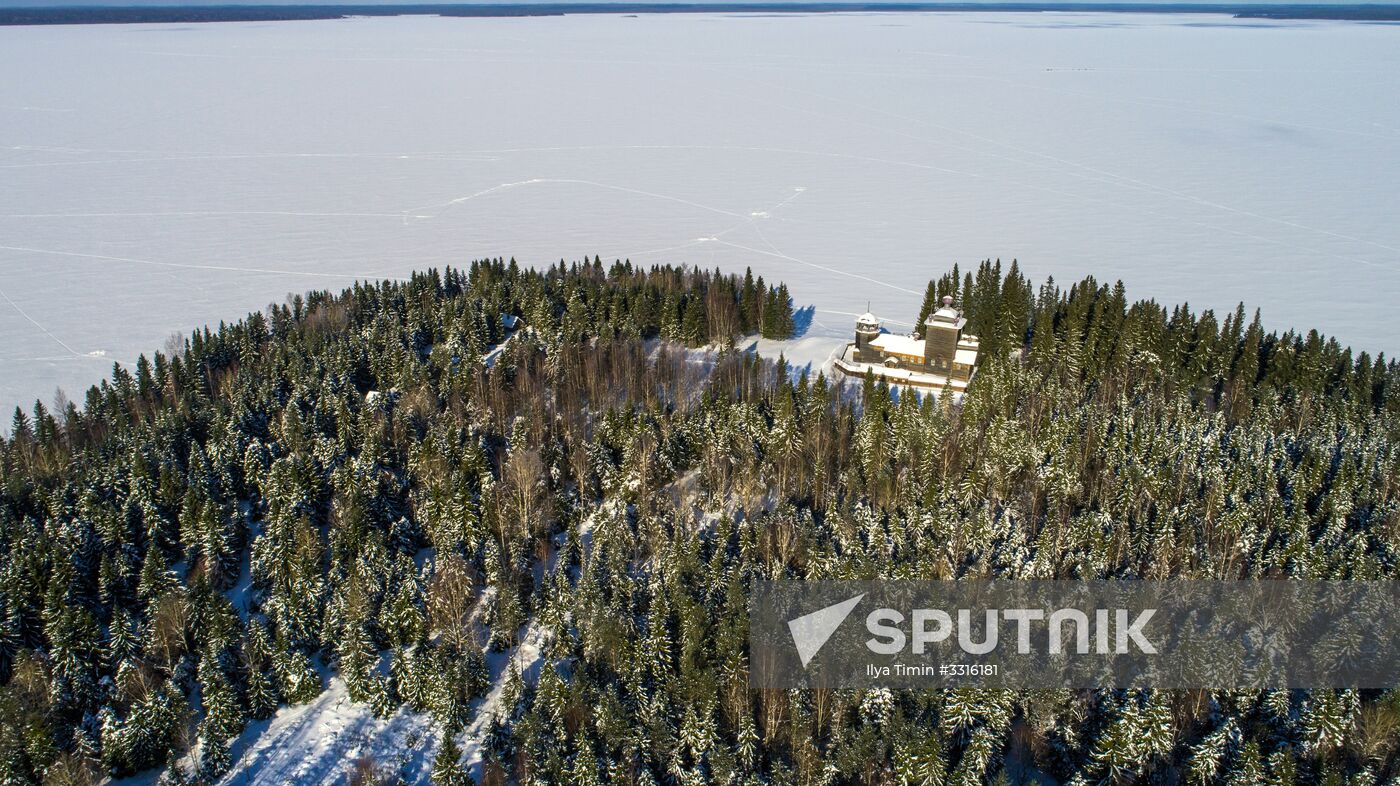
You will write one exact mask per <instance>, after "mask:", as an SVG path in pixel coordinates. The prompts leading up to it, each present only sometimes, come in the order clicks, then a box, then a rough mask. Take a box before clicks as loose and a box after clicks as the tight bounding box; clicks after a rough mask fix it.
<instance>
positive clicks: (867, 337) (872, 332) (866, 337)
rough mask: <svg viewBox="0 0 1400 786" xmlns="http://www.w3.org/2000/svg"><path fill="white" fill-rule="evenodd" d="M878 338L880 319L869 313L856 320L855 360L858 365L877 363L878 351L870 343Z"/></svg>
mask: <svg viewBox="0 0 1400 786" xmlns="http://www.w3.org/2000/svg"><path fill="white" fill-rule="evenodd" d="M879 337H880V318H879V317H877V316H875V315H874V314H872V313H870V312H869V311H867V312H865V313H864V314H861V315H860V316H859V317H857V318H856V349H855V359H856V361H857V362H860V363H879V362H880V360H881V356H880V351H879V350H878V349H875V348H874V347H872V346H871V345H870V342H872V341H874V340H875V339H877V338H879Z"/></svg>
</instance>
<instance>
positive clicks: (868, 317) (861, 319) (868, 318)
mask: <svg viewBox="0 0 1400 786" xmlns="http://www.w3.org/2000/svg"><path fill="white" fill-rule="evenodd" d="M856 324H857V325H878V324H880V318H879V317H877V316H875V315H874V314H872V313H870V312H869V311H867V312H865V313H864V314H861V315H860V316H858V317H856Z"/></svg>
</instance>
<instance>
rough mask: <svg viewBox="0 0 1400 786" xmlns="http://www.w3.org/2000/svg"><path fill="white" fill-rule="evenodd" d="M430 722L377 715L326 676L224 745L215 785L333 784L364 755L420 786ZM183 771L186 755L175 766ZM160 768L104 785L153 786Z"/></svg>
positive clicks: (430, 747) (431, 745)
mask: <svg viewBox="0 0 1400 786" xmlns="http://www.w3.org/2000/svg"><path fill="white" fill-rule="evenodd" d="M437 745H438V737H437V731H436V730H435V728H434V726H433V723H432V719H431V718H429V717H428V716H427V715H417V714H414V713H411V712H409V711H407V710H405V709H400V710H399V712H398V713H397V714H395V715H393V716H392V717H389V718H384V719H380V718H376V717H374V713H373V712H371V711H370V708H369V706H368V705H366V704H360V703H357V702H353V701H351V700H350V697H349V696H348V695H347V694H346V688H345V683H344V682H343V681H341V680H340V678H338V677H332V678H331V679H330V680H329V681H328V683H327V685H326V690H325V691H324V692H323V693H321V695H319V696H317V697H316V698H315V699H313V700H311V701H310V702H307V703H306V704H298V705H295V706H284V707H282V708H281V709H279V710H278V711H277V714H275V715H273V716H272V717H271V718H268V719H267V720H261V721H253V722H251V723H249V724H248V726H247V727H246V728H245V729H244V730H243V733H242V734H239V735H238V737H236V738H235V739H234V740H233V742H232V743H231V744H230V745H229V753H230V755H231V756H232V758H233V767H232V768H231V769H230V770H229V772H228V773H227V774H226V775H224V777H223V778H221V779H219V781H218V786H286V784H295V785H296V786H339V785H340V784H343V783H345V781H346V777H347V776H348V775H349V774H350V772H351V771H352V770H354V768H355V767H356V765H357V764H358V763H359V761H360V760H361V759H362V758H364V757H372V758H373V760H374V761H375V763H376V764H377V765H378V766H379V767H380V768H381V769H382V770H383V771H385V772H386V773H398V774H400V775H401V776H402V777H403V779H404V781H405V782H406V783H427V782H428V774H429V773H430V772H431V771H432V766H433V757H434V756H435V755H436V754H437ZM181 764H182V766H184V767H185V769H186V771H190V770H192V769H193V767H194V760H193V757H186V758H185V759H184V760H183V761H182V762H181ZM161 772H162V770H161V769H154V770H148V771H146V772H142V773H139V774H137V775H134V776H132V777H130V778H123V779H120V780H114V781H109V783H110V784H111V786H152V785H153V784H155V783H156V782H157V780H158V779H159V777H160V775H161Z"/></svg>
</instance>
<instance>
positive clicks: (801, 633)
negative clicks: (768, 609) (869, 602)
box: [788, 592, 865, 669]
mask: <svg viewBox="0 0 1400 786" xmlns="http://www.w3.org/2000/svg"><path fill="white" fill-rule="evenodd" d="M864 597H865V593H864V592H862V593H861V594H859V595H857V596H855V597H854V598H851V599H849V600H843V601H841V602H840V603H837V604H836V605H834V606H827V607H826V608H824V609H818V610H817V611H814V612H812V613H811V614H804V615H802V616H801V617H796V618H794V619H790V620H788V630H789V631H790V632H791V633H792V643H793V644H796V645H797V657H798V658H800V659H801V660H802V668H804V669H805V668H807V664H808V663H811V662H812V658H815V657H816V656H817V652H818V651H819V650H821V648H822V645H824V644H826V642H827V639H830V638H831V634H833V633H835V632H836V629H837V628H839V627H841V623H842V622H845V621H846V618H847V617H849V616H850V615H851V612H852V611H853V610H854V609H855V607H856V604H858V603H860V599H861V598H864Z"/></svg>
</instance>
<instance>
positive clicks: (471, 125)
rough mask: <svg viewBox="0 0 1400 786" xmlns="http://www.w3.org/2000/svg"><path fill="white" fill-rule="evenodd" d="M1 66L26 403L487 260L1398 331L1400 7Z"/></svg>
mask: <svg viewBox="0 0 1400 786" xmlns="http://www.w3.org/2000/svg"><path fill="white" fill-rule="evenodd" d="M0 73H3V74H4V75H5V76H4V77H3V78H0V295H3V297H0V406H3V407H4V408H5V409H6V410H8V409H9V408H10V407H12V406H13V405H14V404H16V403H19V402H25V403H26V407H27V406H28V403H30V402H32V401H33V399H34V398H35V397H40V398H42V399H43V400H44V401H45V402H46V403H47V402H48V401H49V400H50V399H51V398H52V396H53V392H54V389H55V387H58V386H62V387H63V388H64V389H65V390H66V391H67V392H68V394H69V396H70V397H72V398H73V399H75V400H81V397H82V394H83V391H84V390H85V389H86V388H87V386H88V385H90V384H92V383H93V382H95V381H97V380H98V379H99V378H100V377H101V376H103V375H105V374H106V373H107V372H108V371H109V369H110V367H111V364H112V362H113V361H114V360H119V361H132V360H134V359H135V357H136V356H137V355H138V354H139V353H141V352H143V351H150V350H152V349H156V348H159V347H160V346H161V345H162V344H163V342H164V340H165V338H166V337H167V336H168V335H170V334H171V333H173V332H175V331H184V332H188V331H189V329H190V328H191V327H192V326H194V325H202V324H205V323H211V322H212V323H214V324H217V323H218V321H219V320H231V319H237V318H239V317H241V316H242V315H243V314H245V313H246V312H247V311H249V310H251V309H257V308H261V307H262V306H264V305H266V304H267V303H268V302H270V301H274V300H275V301H281V300H283V299H284V297H285V295H286V293H288V292H290V291H298V292H299V291H304V290H306V289H310V288H324V287H331V288H337V289H338V288H340V287H342V286H344V285H347V284H349V283H350V281H351V280H352V279H353V278H356V277H374V278H379V277H386V276H402V275H404V274H405V273H407V272H408V271H410V270H412V269H415V268H424V267H428V266H443V265H447V264H463V263H465V262H467V261H468V260H470V259H472V258H475V257H482V256H488V255H489V256H498V255H499V256H512V255H513V256H515V257H516V258H517V259H519V260H520V261H521V262H523V263H538V264H543V263H549V262H552V261H557V260H558V259H559V258H561V257H567V258H569V259H575V258H578V257H580V256H582V255H584V254H587V255H589V256H592V255H593V254H600V255H602V257H603V258H604V259H605V260H611V259H613V258H615V257H630V258H631V259H632V260H633V261H634V262H645V263H652V262H689V263H693V264H696V265H703V266H722V267H725V268H728V269H739V270H742V268H743V267H744V266H752V267H753V268H754V270H755V272H758V273H762V274H763V275H764V276H766V277H768V278H770V279H773V280H776V279H783V280H786V281H787V282H788V284H789V285H790V286H791V288H792V292H793V295H794V297H795V298H796V300H797V301H798V302H799V304H814V305H815V306H816V308H817V312H816V315H815V320H814V324H813V328H812V330H813V333H814V334H816V335H830V336H833V337H835V336H845V335H847V334H848V332H849V326H850V324H851V315H852V314H853V313H855V312H860V311H864V310H865V307H866V301H870V303H871V305H872V307H873V308H874V310H875V311H876V312H877V313H880V314H882V315H887V316H890V317H893V318H896V319H901V320H910V319H912V318H913V316H914V314H915V313H916V311H917V308H918V305H919V301H920V298H921V295H922V292H923V288H924V286H925V284H926V283H927V281H928V279H929V278H931V277H933V276H935V275H937V274H938V273H940V272H942V271H943V270H944V269H946V268H947V267H949V266H951V265H952V264H953V263H954V262H959V263H961V264H962V265H963V266H964V267H966V266H968V265H973V264H975V263H976V262H977V261H978V260H980V259H982V258H984V257H1000V258H1002V259H1003V260H1005V261H1008V262H1009V261H1010V260H1011V259H1012V258H1013V257H1014V258H1018V259H1019V260H1020V262H1021V265H1022V267H1023V269H1024V270H1025V271H1026V272H1027V273H1028V274H1029V275H1030V276H1032V278H1034V279H1039V278H1040V277H1043V276H1044V275H1046V274H1053V275H1054V276H1055V277H1056V279H1057V280H1060V281H1062V282H1068V281H1070V280H1072V279H1074V278H1077V277H1079V276H1081V275H1083V274H1086V273H1093V274H1095V275H1097V276H1098V277H1099V278H1100V279H1102V280H1106V281H1110V282H1111V281H1112V280H1113V279H1115V278H1121V279H1123V280H1124V282H1125V283H1126V284H1127V285H1128V287H1129V289H1130V293H1131V294H1133V295H1136V296H1142V297H1146V296H1151V297H1155V298H1157V299H1158V300H1159V301H1163V302H1166V303H1175V302H1179V301H1189V302H1190V303H1192V304H1193V305H1194V306H1196V307H1198V308H1199V307H1214V308H1216V309H1217V310H1221V309H1231V308H1233V306H1234V304H1235V303H1236V302H1237V301H1240V300H1244V301H1246V302H1247V303H1248V304H1249V305H1250V306H1251V307H1253V306H1258V307H1261V308H1262V309H1263V312H1264V318H1265V322H1266V324H1267V325H1268V326H1269V327H1271V328H1280V329H1281V328H1287V327H1302V328H1310V327H1317V328H1319V329H1321V330H1323V331H1325V332H1327V333H1329V334H1332V335H1335V336H1337V337H1338V338H1339V339H1340V340H1342V341H1343V342H1346V343H1350V344H1352V345H1353V346H1355V347H1357V348H1358V349H1366V350H1369V351H1371V352H1373V353H1374V352H1376V351H1380V350H1384V351H1386V352H1387V353H1388V354H1391V355H1393V354H1394V353H1395V352H1396V351H1400V339H1397V331H1396V329H1395V323H1396V302H1397V301H1400V221H1397V220H1396V217H1397V206H1400V100H1397V96H1400V26H1394V25H1380V24H1359V23H1346V22H1266V21H1259V20H1248V21H1245V20H1239V21H1236V20H1232V19H1229V18H1228V17H1224V16H1208V15H1199V16H1197V15H1190V16H1187V15H1128V14H1107V13H1095V14H1081V13H1075V14H1068V13H1063V14H1006V13H978V14H973V13H968V14H865V15H857V14H840V15H834V14H833V15H811V16H798V15H793V16H780V17H774V16H759V15H753V16H732V15H721V14H714V15H657V16H641V17H627V16H571V17H537V18H517V19H507V18H495V19H488V18H476V19H470V18H467V19H461V18H459V19H439V18H427V17H419V18H399V19H393V18H381V19H351V20H343V21H325V22H274V23H230V24H216V25H202V26H201V25H132V26H81V27H33V28H17V27H9V28H0ZM3 419H4V420H5V421H6V423H8V416H6V417H5V418H3Z"/></svg>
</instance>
